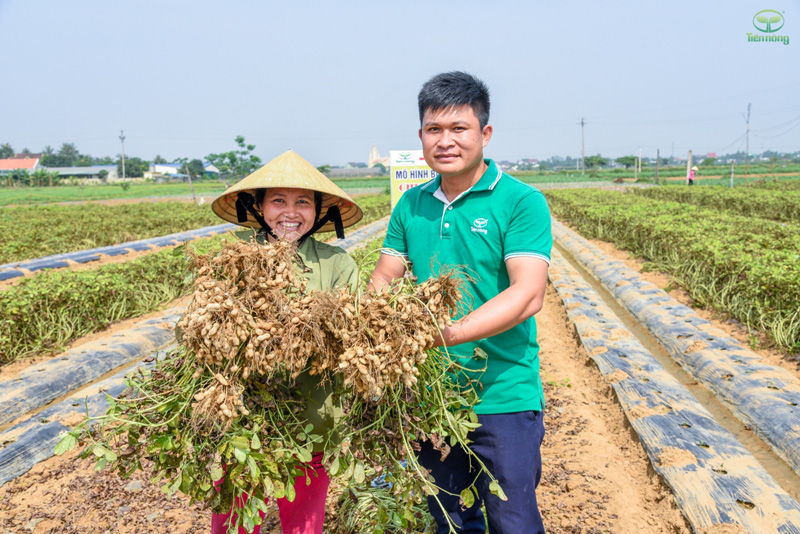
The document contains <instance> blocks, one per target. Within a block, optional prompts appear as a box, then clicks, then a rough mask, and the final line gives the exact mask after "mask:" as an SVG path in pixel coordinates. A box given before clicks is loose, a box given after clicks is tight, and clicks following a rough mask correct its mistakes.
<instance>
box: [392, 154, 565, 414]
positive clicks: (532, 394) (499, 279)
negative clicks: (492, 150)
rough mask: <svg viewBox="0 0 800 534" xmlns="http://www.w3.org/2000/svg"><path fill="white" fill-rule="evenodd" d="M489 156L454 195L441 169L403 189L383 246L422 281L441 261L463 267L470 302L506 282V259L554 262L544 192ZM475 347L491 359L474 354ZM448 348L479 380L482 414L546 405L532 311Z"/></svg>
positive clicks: (473, 305)
mask: <svg viewBox="0 0 800 534" xmlns="http://www.w3.org/2000/svg"><path fill="white" fill-rule="evenodd" d="M485 162H486V164H487V165H488V168H487V169H486V172H484V174H483V176H482V177H481V178H480V180H479V181H478V183H476V184H475V185H474V186H472V188H470V189H469V190H467V191H465V192H464V193H462V194H461V195H459V196H458V197H457V198H456V199H455V200H453V201H452V202H448V201H447V198H446V197H445V195H444V193H443V192H442V190H441V187H440V185H441V176H438V177H437V178H435V179H433V180H431V181H430V182H427V183H425V184H423V185H420V186H418V187H415V188H414V189H411V190H409V191H406V192H405V193H404V194H403V196H402V197H400V200H399V202H398V203H397V205H396V206H395V208H394V211H393V212H392V217H391V220H390V221H389V228H388V229H387V231H386V239H385V240H384V243H383V249H382V252H383V253H385V254H392V255H399V256H403V257H405V258H407V259H408V261H410V262H411V264H412V267H411V269H412V271H413V273H414V275H415V276H417V278H418V281H419V282H423V281H425V280H427V279H428V278H430V277H432V276H437V275H438V273H439V271H440V270H441V268H442V267H443V266H463V267H466V269H467V272H468V273H469V274H470V275H471V279H470V280H466V281H465V284H466V285H465V289H466V290H467V293H468V294H469V297H468V301H469V302H468V303H469V304H470V305H471V308H472V309H477V308H478V307H479V306H481V305H483V304H484V303H485V302H487V301H488V300H490V299H492V298H493V297H495V296H496V295H498V294H499V293H501V292H502V291H504V290H505V289H507V288H508V287H509V278H508V270H507V269H506V263H505V262H506V260H508V259H509V258H515V257H533V258H539V259H542V260H544V261H546V262H548V263H550V249H551V248H552V245H553V238H552V235H551V232H550V210H549V209H548V207H547V202H546V201H545V198H544V195H542V193H541V192H540V191H539V190H538V189H536V188H534V187H531V186H529V185H527V184H524V183H522V182H520V181H519V180H517V179H515V178H513V177H511V176H509V175H508V174H504V173H503V172H501V171H500V170H499V169H498V168H497V166H496V165H495V163H494V161H492V160H490V159H487V160H485ZM466 311H467V310H464V311H462V312H461V313H460V314H459V315H458V316H457V317H456V318H460V317H463V316H464V315H466ZM476 348H480V349H482V351H483V352H484V353H485V354H486V355H487V358H486V359H484V358H478V357H475V356H474V355H475V349H476ZM448 351H449V352H450V354H451V355H452V356H454V357H455V358H456V359H457V360H458V363H459V364H461V365H462V366H464V367H466V368H468V369H470V370H471V374H472V378H474V379H478V380H479V381H480V385H481V387H480V388H478V393H479V395H480V397H481V402H480V403H479V404H478V405H477V406H475V411H476V412H477V413H479V414H499V413H514V412H521V411H527V410H542V409H543V408H544V394H543V391H542V381H541V378H540V377H539V344H538V343H537V341H536V321H535V319H534V318H533V317H531V318H530V319H528V320H526V321H523V322H522V323H520V324H518V325H517V326H515V327H513V328H511V329H510V330H508V331H506V332H503V333H501V334H498V335H496V336H492V337H489V338H486V339H481V340H479V341H476V342H472V343H463V344H461V345H455V346H452V347H448ZM483 368H485V371H482V370H483ZM481 371H482V372H481Z"/></svg>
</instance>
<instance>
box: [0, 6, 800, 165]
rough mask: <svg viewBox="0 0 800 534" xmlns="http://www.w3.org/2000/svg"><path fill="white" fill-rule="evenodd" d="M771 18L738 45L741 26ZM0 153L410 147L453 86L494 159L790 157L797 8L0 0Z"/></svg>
mask: <svg viewBox="0 0 800 534" xmlns="http://www.w3.org/2000/svg"><path fill="white" fill-rule="evenodd" d="M763 9H774V10H777V11H779V12H781V13H782V14H783V16H784V18H785V24H784V27H783V28H782V29H781V30H779V31H778V32H776V33H773V34H772V35H786V36H788V37H789V44H788V45H784V44H782V43H778V42H768V43H765V42H748V38H747V35H746V34H747V33H748V32H750V33H759V32H758V31H757V30H756V29H755V28H754V26H753V17H754V16H755V14H756V13H757V12H758V11H761V10H763ZM0 50H2V51H3V62H2V63H3V72H4V74H3V76H2V83H0V102H2V105H1V106H0V143H10V144H11V145H12V146H13V147H14V149H16V150H18V151H19V150H22V149H23V148H29V149H31V150H32V151H38V150H41V149H42V148H43V147H44V146H45V145H51V146H53V147H54V148H56V149H58V147H59V146H60V145H61V144H62V143H64V142H73V143H75V144H76V145H77V147H78V149H79V150H80V151H81V152H82V153H89V154H91V155H94V156H102V155H112V156H113V155H116V154H118V153H119V152H120V141H119V138H118V136H119V133H120V130H121V129H124V131H125V136H126V140H125V152H126V155H129V156H139V157H143V158H145V159H151V158H153V157H154V156H155V155H156V154H160V155H162V156H163V157H165V158H167V159H173V158H176V157H182V156H183V157H189V158H195V157H199V158H203V157H204V156H205V155H207V154H209V153H211V152H223V151H227V150H231V149H233V148H234V146H235V145H234V141H233V139H234V137H235V136H236V135H244V136H245V138H246V139H247V141H248V142H249V143H253V144H255V145H256V151H255V152H256V154H257V155H259V156H260V157H261V158H262V159H264V160H265V161H267V160H269V159H271V158H273V157H275V156H276V155H278V154H280V153H282V152H284V151H285V150H287V149H290V148H291V149H294V150H295V151H297V152H298V153H299V154H301V155H302V156H304V157H305V158H306V159H308V160H309V161H311V162H312V163H313V164H315V165H322V164H333V165H343V164H345V163H346V162H348V161H366V160H367V156H368V154H369V150H370V148H371V146H372V144H373V143H374V144H376V145H377V147H378V150H379V151H380V152H381V153H382V154H384V155H387V154H388V151H389V150H408V149H415V148H419V139H418V137H417V129H418V128H419V119H418V112H417V108H416V96H417V92H418V91H419V88H420V86H421V85H422V83H423V82H425V81H426V80H427V79H428V78H430V77H431V76H432V75H434V74H436V73H438V72H442V71H446V70H454V69H459V70H465V71H468V72H471V73H473V74H475V75H477V76H479V77H480V78H482V79H483V80H484V81H485V82H486V83H487V84H488V86H489V89H490V91H491V95H492V114H491V123H492V124H493V126H494V131H495V135H494V137H493V139H492V141H491V143H490V145H489V147H488V148H487V150H486V154H487V155H488V156H490V157H494V158H496V159H509V160H515V159H518V158H539V159H546V158H548V157H550V156H552V155H561V156H566V155H571V156H579V155H580V150H581V127H580V126H579V122H580V119H581V117H585V119H586V128H585V139H586V154H587V155H589V154H596V153H601V154H603V155H604V156H611V157H617V156H621V155H625V154H634V153H636V152H637V151H638V149H639V147H641V148H642V153H643V155H645V156H655V152H656V148H660V149H661V154H662V156H669V155H670V154H671V153H672V150H673V145H674V153H675V155H676V156H678V155H681V156H685V155H686V151H687V150H688V149H693V150H694V153H695V154H705V153H706V152H718V153H725V152H734V151H737V150H744V147H745V137H744V133H745V118H744V114H745V113H746V110H747V105H748V103H752V112H751V122H750V126H751V135H750V151H751V153H758V152H761V151H762V150H767V149H774V150H778V151H794V150H800V96H798V95H800V0H770V1H769V2H762V1H760V0H759V1H738V0H732V1H731V0H726V1H717V2H688V1H670V2H654V1H641V0H640V1H637V2H596V1H595V2H558V3H556V2H547V3H544V2H533V1H531V0H528V1H503V0H497V1H495V2H486V1H483V2H477V1H472V0H461V1H458V2H447V1H439V2H433V1H416V0H407V1H404V2H398V1H383V2H381V1H377V0H372V1H369V2H367V1H346V0H339V1H336V2H333V1H330V2H322V1H318V2H313V1H302V0H295V1H293V2H289V1H282V2H274V1H268V0H261V1H245V0H241V1H240V0H226V1H222V0H219V1H207V0H192V1H190V0H86V1H84V0H73V1H71V2H65V1H63V0H36V1H32V0H0Z"/></svg>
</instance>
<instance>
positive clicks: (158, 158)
mask: <svg viewBox="0 0 800 534" xmlns="http://www.w3.org/2000/svg"><path fill="white" fill-rule="evenodd" d="M153 163H167V160H165V159H164V158H162V157H161V154H156V157H154V158H153Z"/></svg>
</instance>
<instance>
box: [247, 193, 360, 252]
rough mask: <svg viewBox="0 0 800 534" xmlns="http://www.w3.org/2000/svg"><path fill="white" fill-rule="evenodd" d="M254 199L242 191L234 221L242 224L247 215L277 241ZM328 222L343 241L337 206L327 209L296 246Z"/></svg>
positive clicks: (339, 213)
mask: <svg viewBox="0 0 800 534" xmlns="http://www.w3.org/2000/svg"><path fill="white" fill-rule="evenodd" d="M255 204H256V199H255V198H254V197H253V195H251V194H250V193H246V192H244V191H242V192H241V193H239V194H238V195H237V197H236V219H237V220H238V221H239V223H243V222H245V221H247V214H248V213H250V215H252V216H253V218H254V219H255V220H256V222H258V224H260V225H261V228H263V229H264V231H265V232H267V233H268V234H269V235H271V236H272V237H273V238H275V239H278V236H277V235H276V234H275V231H274V230H273V229H272V228H270V226H269V225H268V224H267V221H265V220H264V217H262V216H261V214H260V213H258V210H257V209H256V208H255ZM328 222H332V223H333V227H334V229H335V230H336V237H337V238H339V239H344V223H343V222H342V212H341V211H339V206H331V207H329V208H328V211H327V212H326V213H325V216H324V217H323V218H321V219H320V220H318V221H317V222H316V223H314V226H312V227H311V230H309V231H308V232H306V233H305V234H303V235H302V236H301V237H300V239H298V240H297V244H298V245H301V244H303V241H305V240H306V239H308V238H309V237H310V236H311V234H313V233H314V232H316V231H317V230H319V229H320V228H322V227H323V226H325V225H326V224H327V223H328Z"/></svg>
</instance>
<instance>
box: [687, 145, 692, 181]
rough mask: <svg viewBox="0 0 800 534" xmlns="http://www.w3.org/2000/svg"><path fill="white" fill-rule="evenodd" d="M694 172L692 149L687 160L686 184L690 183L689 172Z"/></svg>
mask: <svg viewBox="0 0 800 534" xmlns="http://www.w3.org/2000/svg"><path fill="white" fill-rule="evenodd" d="M690 172H692V151H691V150H690V151H689V157H688V159H687V160H686V185H689V173H690Z"/></svg>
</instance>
